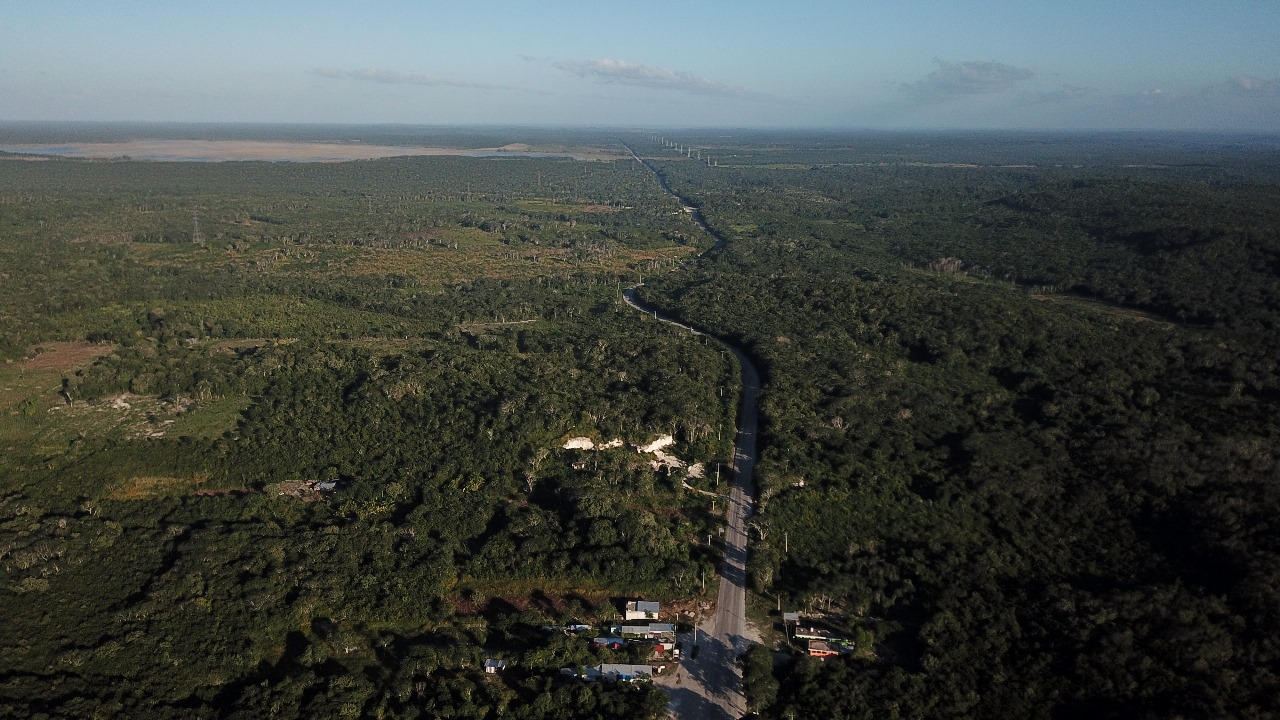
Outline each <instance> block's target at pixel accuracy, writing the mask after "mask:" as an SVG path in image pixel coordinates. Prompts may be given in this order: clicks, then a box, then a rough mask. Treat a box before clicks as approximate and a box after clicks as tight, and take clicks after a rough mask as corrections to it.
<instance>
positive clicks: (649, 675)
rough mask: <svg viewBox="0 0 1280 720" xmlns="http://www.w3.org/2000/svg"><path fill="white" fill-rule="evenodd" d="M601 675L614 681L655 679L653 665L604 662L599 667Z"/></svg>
mask: <svg viewBox="0 0 1280 720" xmlns="http://www.w3.org/2000/svg"><path fill="white" fill-rule="evenodd" d="M598 669H599V671H600V677H602V678H604V679H605V680H610V681H613V682H636V681H641V680H645V681H651V680H653V666H652V665H621V664H617V663H602V664H601V665H600V667H599V668H598Z"/></svg>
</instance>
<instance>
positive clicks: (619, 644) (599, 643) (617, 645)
mask: <svg viewBox="0 0 1280 720" xmlns="http://www.w3.org/2000/svg"><path fill="white" fill-rule="evenodd" d="M626 644H627V641H626V640H625V639H623V638H620V637H598V638H592V640H591V647H593V648H600V647H606V648H609V649H610V650H621V649H622V648H623V647H625V646H626Z"/></svg>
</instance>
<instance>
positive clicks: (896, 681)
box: [644, 135, 1280, 718]
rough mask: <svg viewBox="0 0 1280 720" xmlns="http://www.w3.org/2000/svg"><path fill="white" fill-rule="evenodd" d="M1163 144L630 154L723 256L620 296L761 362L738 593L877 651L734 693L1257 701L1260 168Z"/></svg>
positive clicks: (814, 710) (923, 712) (1276, 441)
mask: <svg viewBox="0 0 1280 720" xmlns="http://www.w3.org/2000/svg"><path fill="white" fill-rule="evenodd" d="M1031 139H1032V140H1034V139H1035V138H1031ZM1177 139H1178V140H1180V141H1182V142H1185V143H1187V144H1188V145H1190V144H1192V142H1201V143H1204V144H1205V147H1196V148H1187V149H1184V152H1185V154H1184V155H1181V156H1180V154H1179V148H1178V147H1176V146H1170V145H1168V144H1157V145H1158V147H1157V148H1155V149H1149V148H1144V147H1142V146H1141V145H1140V144H1138V143H1134V144H1132V145H1129V146H1127V147H1126V146H1125V145H1124V143H1123V138H1120V139H1116V140H1114V141H1107V140H1106V139H1105V138H1103V139H1099V141H1098V144H1097V146H1096V147H1095V148H1094V150H1093V152H1092V154H1090V153H1081V154H1079V155H1077V156H1076V157H1075V158H1074V160H1071V159H1068V158H1064V157H1062V155H1063V148H1062V147H1047V148H1040V147H1038V146H1037V144H1036V143H1030V142H1019V140H1021V141H1026V140H1028V138H1021V139H1018V138H1015V139H1014V141H1011V142H1010V143H1008V144H1007V145H1000V144H998V143H994V142H992V141H991V139H990V138H986V137H985V136H973V137H963V136H962V137H959V138H955V137H952V138H947V137H943V138H932V139H930V138H917V139H916V141H917V142H918V143H919V144H920V145H921V146H923V147H927V148H928V149H922V150H920V151H919V152H918V153H917V154H916V156H915V158H914V160H915V162H907V161H902V160H886V159H885V156H886V153H885V152H884V148H883V147H868V146H866V145H864V146H861V147H858V146H857V143H856V140H857V139H856V138H855V139H853V140H851V141H850V142H849V143H848V145H846V146H844V147H841V148H836V149H832V150H831V151H830V152H828V153H826V154H825V157H824V160H823V163H822V164H817V163H816V156H817V154H818V153H817V151H818V150H821V149H822V148H813V147H811V146H807V145H806V143H805V142H803V140H799V139H798V140H795V141H793V143H791V144H788V143H787V142H786V141H778V143H777V145H775V146H774V147H772V148H768V149H767V152H765V151H762V150H760V149H755V150H752V149H750V148H746V147H740V146H723V147H715V146H713V144H712V143H713V142H715V141H708V142H707V143H705V144H702V145H701V148H702V153H703V154H704V155H713V156H714V157H715V158H717V160H718V164H716V165H711V166H708V164H707V163H697V162H694V161H691V160H689V159H687V158H685V157H674V158H673V156H674V155H675V154H674V153H672V152H671V151H670V150H666V149H664V148H661V147H659V146H656V145H653V144H650V145H649V146H648V151H649V153H651V154H652V155H653V157H654V158H655V163H656V165H657V166H658V168H659V170H660V171H661V172H662V173H663V175H664V176H665V177H666V179H667V180H668V182H669V183H670V184H671V185H672V186H673V188H674V189H675V190H676V191H677V192H679V193H681V194H682V195H683V196H685V197H687V198H688V199H689V200H690V202H693V203H694V204H696V205H697V206H698V207H699V208H700V210H701V212H702V214H703V215H704V216H705V217H706V218H707V219H708V222H709V223H710V224H711V225H712V226H713V227H714V228H716V229H717V230H719V231H720V232H722V233H724V234H725V235H726V237H727V240H728V242H727V243H726V244H725V246H724V247H723V248H722V249H719V250H717V251H715V252H713V253H711V254H710V255H709V256H708V258H706V259H705V260H702V261H700V262H698V263H696V264H694V265H691V266H690V267H689V269H688V270H687V271H685V272H681V273H678V274H671V275H666V276H663V277H661V278H658V279H656V280H655V281H654V282H651V283H648V284H647V286H646V288H645V289H644V293H645V297H646V298H647V299H648V300H649V301H650V302H653V303H655V304H658V305H660V306H663V307H665V308H667V309H669V310H670V311H672V312H673V313H677V314H680V315H682V316H683V317H684V318H686V319H687V320H689V321H690V322H693V323H695V324H697V325H699V326H703V327H710V328H717V329H718V330H719V331H721V332H724V333H725V334H727V335H729V336H731V337H734V338H735V339H736V340H737V341H738V342H740V343H741V344H742V345H743V346H744V347H745V348H747V349H748V351H749V352H751V353H752V354H753V355H754V356H756V357H757V358H759V360H760V363H761V365H762V369H763V370H764V371H765V372H766V374H767V379H766V381H765V388H766V394H765V397H764V399H763V404H762V408H761V413H762V417H763V419H764V421H765V422H766V423H767V426H766V427H765V428H763V429H762V433H763V437H762V438H761V445H762V448H763V450H762V456H761V461H760V464H759V466H758V468H757V483H758V485H759V488H760V490H759V494H760V496H759V502H758V505H757V513H758V515H757V519H756V522H757V523H758V524H759V525H760V526H761V528H762V529H763V530H764V531H763V532H762V533H761V537H760V539H759V540H753V543H752V559H751V563H752V576H753V577H752V582H753V584H754V587H755V589H756V590H757V591H758V592H760V593H763V594H765V595H767V596H769V597H773V596H775V595H776V596H780V598H781V604H782V605H783V606H784V607H785V606H790V607H792V608H795V609H799V610H801V611H805V612H808V613H809V614H811V615H817V616H819V617H825V619H826V621H827V622H828V623H829V624H830V625H832V626H833V627H835V628H836V629H838V630H840V631H842V634H845V635H847V636H849V637H855V636H862V637H867V636H868V635H870V636H871V637H873V638H874V648H873V653H872V654H870V656H867V655H865V654H859V655H857V656H852V657H848V658H840V659H833V660H828V661H826V662H818V661H815V660H812V659H810V658H801V659H799V660H797V661H795V662H794V663H787V664H784V665H783V666H781V667H780V668H779V669H778V670H777V671H776V672H770V670H769V663H768V662H766V661H762V660H760V659H759V658H754V659H753V660H752V661H751V662H749V663H748V665H747V682H748V698H749V700H750V701H751V702H752V704H753V706H754V707H756V708H758V709H759V710H761V711H762V712H763V713H764V714H765V715H767V716H774V717H804V716H814V717H919V718H926V717H929V718H932V717H991V718H997V717H1117V718H1118V717H1206V718H1207V717H1264V716H1270V715H1271V714H1272V713H1274V712H1275V711H1276V709H1277V703H1276V698H1277V697H1280V678H1277V675H1276V673H1275V667H1276V662H1277V660H1280V655H1277V647H1278V646H1277V639H1278V638H1280V615H1277V612H1276V608H1277V607H1280V605H1278V604H1277V601H1278V600H1280V597H1277V595H1276V588H1277V587H1280V554H1278V553H1277V551H1278V550H1280V544H1278V542H1277V541H1278V540H1280V535H1277V529H1276V528H1275V526H1274V520H1273V518H1274V517H1275V516H1276V514H1277V511H1278V510H1280V493H1278V491H1277V458H1280V429H1278V428H1277V425H1276V423H1275V409H1276V400H1277V398H1280V377H1277V374H1276V369H1277V360H1280V346H1278V345H1277V343H1276V341H1275V328H1276V326H1277V320H1280V282H1278V281H1277V274H1276V270H1277V265H1276V259H1277V253H1280V238H1278V237H1277V228H1278V227H1280V210H1278V208H1280V182H1278V178H1277V176H1276V174H1275V171H1276V168H1277V167H1278V165H1277V163H1276V161H1277V159H1280V158H1278V157H1277V152H1276V150H1275V146H1274V143H1272V144H1270V145H1266V144H1263V145H1259V146H1248V147H1234V146H1230V145H1224V144H1221V143H1219V144H1216V145H1215V144H1214V143H1212V142H1211V141H1209V140H1205V139H1202V138H1177ZM682 140H683V142H686V143H694V144H695V145H696V144H697V143H698V140H699V138H698V137H696V136H692V135H691V136H690V137H687V138H682ZM966 140H968V141H969V142H971V143H976V144H978V145H987V146H995V148H994V149H993V151H992V152H991V154H990V155H989V156H987V159H985V160H984V159H983V153H981V152H974V150H975V148H974V147H967V148H966V147H965V141H966ZM1088 141H1089V139H1088V138H1085V139H1080V138H1075V139H1069V142H1067V145H1071V144H1075V145H1076V146H1077V147H1080V146H1081V145H1083V144H1085V143H1087V142H1088ZM720 142H721V143H723V142H724V141H720ZM871 145H874V143H871ZM947 148H961V149H960V150H959V151H958V152H955V153H954V154H952V153H949V152H947ZM978 149H982V148H978ZM1068 149H1069V148H1068ZM894 151H895V152H898V153H904V154H908V155H909V154H910V152H911V150H910V149H909V148H905V147H899V148H894ZM1206 155H1213V156H1214V161H1213V163H1212V164H1207V165H1200V164H1198V163H1196V161H1197V160H1202V159H1204V156H1206ZM1179 157H1181V160H1180V162H1182V163H1187V164H1189V165H1190V167H1186V168H1182V167H1170V166H1165V165H1164V164H1165V163H1168V162H1171V161H1173V162H1178V161H1179V160H1178V159H1179ZM1064 160H1065V161H1066V162H1068V163H1070V164H1068V165H1065V166H1062V165H1059V163H1062V162H1063V161H1064ZM1007 165H1014V166H1013V167H1009V166H1007ZM784 542H785V548H784Z"/></svg>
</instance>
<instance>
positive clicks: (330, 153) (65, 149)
mask: <svg viewBox="0 0 1280 720" xmlns="http://www.w3.org/2000/svg"><path fill="white" fill-rule="evenodd" d="M0 150H3V151H5V152H12V153H33V154H37V155H53V156H57V157H72V158H97V159H115V158H129V159H133V160H153V161H171V162H176V161H203V162H218V161H226V160H268V161H287V162H344V161H348V160H372V159H375V158H385V157H400V156H405V155H462V156H490V155H502V154H506V153H510V154H512V155H533V156H539V157H541V156H547V157H573V158H576V159H579V160H594V159H600V158H602V157H606V156H607V155H606V154H604V153H602V152H601V151H599V150H593V149H574V150H561V149H555V150H551V149H548V150H545V151H542V152H539V151H538V149H537V148H530V147H529V146H528V145H525V144H523V143H516V144H512V145H505V146H503V147H496V148H442V147H413V146H397V145H365V144H363V143H358V142H351V143H311V142H263V141H258V140H130V141H127V142H119V143H65V144H60V145H49V144H42V145H33V144H22V145H4V146H0Z"/></svg>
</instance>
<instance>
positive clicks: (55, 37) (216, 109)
mask: <svg viewBox="0 0 1280 720" xmlns="http://www.w3.org/2000/svg"><path fill="white" fill-rule="evenodd" d="M1278 30H1280V0H1218V1H1217V2H1209V1H1208V0H1197V1H1195V2H1188V1H1184V0H1159V1H1147V0H1141V1H1140V0H1109V1H1106V2H1104V1H1101V0H1078V1H1074V2H1073V1H1070V0H1064V1H1061V2H1056V3H1052V2H1042V1H1040V0H1020V1H1019V2H1005V1H1003V0H969V1H967V2H955V1H954V0H950V1H948V2H925V1H923V0H900V1H898V2H889V1H885V2H880V1H879V0H868V1H860V0H841V1H826V0H790V1H788V2H781V1H778V2H763V1H759V0H736V1H733V2H730V1H726V0H684V1H683V2H667V1H666V0H651V1H650V2H644V3H638V2H615V1H612V0H594V1H593V2H573V1H559V0H540V1H539V2H533V1H531V0H508V1H506V2H499V1H497V0H454V1H452V2H447V3H446V2H436V1H434V0H419V1H418V2H401V1H385V2H379V1H378V0H365V1H363V2H331V1H327V0H312V1H310V2H271V1H270V0H258V2H239V1H237V0H218V1H216V2H210V1H209V0H204V1H202V2H187V1H186V0H167V1H165V2H154V1H143V0H137V1H127V0H76V1H75V2H65V1H62V0H41V1H40V2H19V1H18V0H0V120H34V121H62V120H82V121H157V122H167V121H173V122H315V123H405V124H424V125H455V124H494V125H573V126H620V127H704V126H706V127H765V128H850V129H863V128H901V129H916V128H992V129H997V128H1030V129H1176V130H1184V129H1185V130H1247V131H1264V132H1280V33H1278Z"/></svg>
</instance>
